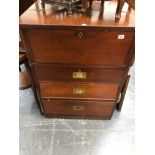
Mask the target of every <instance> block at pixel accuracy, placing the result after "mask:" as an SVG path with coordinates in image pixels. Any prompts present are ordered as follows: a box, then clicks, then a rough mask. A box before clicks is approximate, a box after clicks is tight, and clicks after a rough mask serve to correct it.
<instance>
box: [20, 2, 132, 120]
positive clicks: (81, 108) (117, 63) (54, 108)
mask: <svg viewBox="0 0 155 155" xmlns="http://www.w3.org/2000/svg"><path fill="white" fill-rule="evenodd" d="M105 3H106V5H107V6H109V9H107V10H105V12H104V13H103V15H102V16H103V17H102V19H100V18H98V16H99V15H100V11H99V9H98V8H96V10H94V11H92V12H91V13H92V14H91V16H90V15H88V16H86V15H82V14H79V13H78V14H77V13H74V14H72V15H70V16H67V15H65V14H63V13H54V11H53V10H54V7H53V8H51V5H50V4H47V6H46V10H45V11H43V10H40V11H38V9H40V8H41V6H40V4H39V3H38V2H36V3H35V4H34V5H32V6H31V7H30V8H29V9H28V10H27V11H26V12H25V13H24V14H23V15H22V16H21V17H20V33H21V37H22V40H23V42H24V46H25V48H26V50H27V55H28V60H29V65H30V68H31V74H32V85H33V86H34V88H35V91H36V93H37V98H38V100H39V105H40V108H41V110H42V112H43V114H44V115H45V116H47V117H68V118H71V117H73V118H81V117H82V118H101V119H110V118H111V116H112V113H113V110H114V109H115V107H117V109H118V110H121V107H122V103H123V99H124V95H125V91H126V88H127V84H128V81H129V75H128V70H129V68H130V66H131V65H132V63H133V60H134V35H135V33H134V12H133V11H132V10H131V11H130V12H127V13H124V14H123V15H122V17H121V19H120V21H119V22H118V23H116V22H115V21H114V20H115V9H114V8H115V7H116V3H115V2H105ZM111 6H112V7H111ZM96 7H99V6H96ZM100 17H101V15H100Z"/></svg>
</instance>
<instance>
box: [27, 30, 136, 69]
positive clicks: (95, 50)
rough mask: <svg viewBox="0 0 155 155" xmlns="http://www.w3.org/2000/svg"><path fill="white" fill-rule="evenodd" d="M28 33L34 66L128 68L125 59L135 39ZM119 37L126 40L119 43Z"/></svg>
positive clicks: (64, 32) (65, 32) (94, 33)
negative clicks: (36, 64) (48, 64)
mask: <svg viewBox="0 0 155 155" xmlns="http://www.w3.org/2000/svg"><path fill="white" fill-rule="evenodd" d="M25 33H26V35H27V40H29V44H27V47H28V48H29V49H31V50H32V51H33V53H32V52H30V60H31V61H32V62H38V63H61V64H78V65H84V64H88V65H92V64H94V65H102V66H118V67H121V66H126V65H127V62H126V61H127V60H126V55H127V54H128V52H129V49H130V47H131V44H132V40H133V37H134V32H126V31H118V30H115V31H108V32H107V31H106V30H100V31H97V30H94V31H93V30H91V29H88V30H62V29H60V30H51V29H50V30H47V29H46V30H45V29H29V30H27V31H26V32H25ZM80 34H81V35H82V36H81V37H80ZM120 35H124V37H125V39H118V37H119V36H120ZM43 42H44V43H43ZM71 42H72V43H71ZM42 43H43V44H42ZM40 44H42V46H39V45H40ZM58 51H59V52H58ZM116 51H117V54H116Z"/></svg>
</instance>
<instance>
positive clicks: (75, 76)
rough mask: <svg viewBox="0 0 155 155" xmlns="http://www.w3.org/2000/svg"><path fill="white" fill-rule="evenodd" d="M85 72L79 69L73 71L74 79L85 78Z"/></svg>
mask: <svg viewBox="0 0 155 155" xmlns="http://www.w3.org/2000/svg"><path fill="white" fill-rule="evenodd" d="M86 77H87V73H86V72H81V71H80V70H79V71H78V72H73V78H74V79H86Z"/></svg>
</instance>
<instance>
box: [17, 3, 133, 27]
mask: <svg viewBox="0 0 155 155" xmlns="http://www.w3.org/2000/svg"><path fill="white" fill-rule="evenodd" d="M116 7H117V2H110V1H106V2H105V4H104V10H103V9H102V10H100V1H96V2H94V3H93V10H92V11H91V12H90V13H87V14H82V13H73V14H71V15H66V13H63V12H56V11H55V9H56V6H55V5H51V4H45V10H43V9H42V7H41V4H40V3H39V1H37V2H36V3H34V4H33V5H32V6H31V7H30V8H29V9H28V10H26V11H25V12H24V13H23V14H22V15H21V16H20V18H19V24H20V26H21V27H24V26H30V27H33V26H73V27H76V26H78V27H79V26H80V27H81V26H90V27H125V28H134V27H135V25H134V24H135V12H134V10H132V9H131V10H130V11H128V5H127V4H125V5H124V7H123V10H122V13H121V18H120V20H119V21H118V22H115V12H116Z"/></svg>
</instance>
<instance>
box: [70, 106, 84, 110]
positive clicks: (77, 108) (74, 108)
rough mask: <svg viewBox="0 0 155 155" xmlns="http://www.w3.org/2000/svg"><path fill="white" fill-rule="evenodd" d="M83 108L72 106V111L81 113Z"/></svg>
mask: <svg viewBox="0 0 155 155" xmlns="http://www.w3.org/2000/svg"><path fill="white" fill-rule="evenodd" d="M83 109H84V108H83V106H81V105H76V106H73V110H74V111H83Z"/></svg>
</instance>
